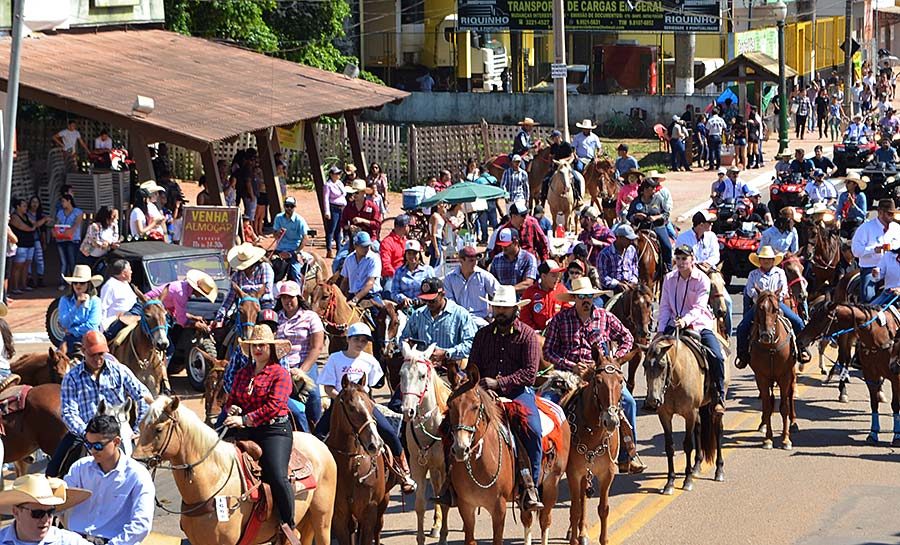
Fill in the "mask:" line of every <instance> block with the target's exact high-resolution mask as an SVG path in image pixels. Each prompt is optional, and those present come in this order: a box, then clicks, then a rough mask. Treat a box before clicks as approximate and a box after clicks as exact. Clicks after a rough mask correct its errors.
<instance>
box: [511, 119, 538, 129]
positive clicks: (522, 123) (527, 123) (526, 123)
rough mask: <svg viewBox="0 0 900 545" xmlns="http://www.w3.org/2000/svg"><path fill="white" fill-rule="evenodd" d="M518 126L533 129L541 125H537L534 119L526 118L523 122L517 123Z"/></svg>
mask: <svg viewBox="0 0 900 545" xmlns="http://www.w3.org/2000/svg"><path fill="white" fill-rule="evenodd" d="M516 125H530V126H532V127H536V126H538V125H540V123H535V121H534V119H531V118H530V117H526V118H525V119H523V120H522V121H519V122H518V123H516Z"/></svg>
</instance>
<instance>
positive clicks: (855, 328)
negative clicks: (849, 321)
mask: <svg viewBox="0 0 900 545" xmlns="http://www.w3.org/2000/svg"><path fill="white" fill-rule="evenodd" d="M898 297H900V295H895V296H893V297H891V299H890V300H889V301H888V302H887V303H886V304H885V305H884V306H883V307H881V310H879V311H878V312H876V313H875V316H872V318H871V319H870V320H869V321H868V322H866V323H864V324H862V325H860V326H856V327H848V328H847V329H841V330H840V331H835V332H834V333H832V334H831V335H828V336H827V337H825V339H826V340H828V341H832V340H834V339H836V338H838V337H840V336H841V335H846V334H847V333H852V332H853V331H856V330H857V329H861V328H864V327H869V326H870V325H872V324H873V323H874V322H875V320H877V319H878V315H879V314H881V313H882V312H884V311H885V310H886V309H887V308H888V307H890V306H891V305H893V304H894V302H895V301H896V300H897V298H898Z"/></svg>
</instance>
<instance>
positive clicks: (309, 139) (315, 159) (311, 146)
mask: <svg viewBox="0 0 900 545" xmlns="http://www.w3.org/2000/svg"><path fill="white" fill-rule="evenodd" d="M315 131H316V121H315V120H314V119H308V120H306V121H304V122H303V141H304V142H305V143H306V156H307V157H309V169H310V170H311V171H312V177H313V182H314V183H315V185H316V198H317V199H318V201H319V212H320V213H321V214H322V225H328V221H327V220H326V219H325V207H326V206H328V203H326V202H325V178H324V176H323V175H322V159H321V158H320V157H319V147H318V145H317V144H316V132H315Z"/></svg>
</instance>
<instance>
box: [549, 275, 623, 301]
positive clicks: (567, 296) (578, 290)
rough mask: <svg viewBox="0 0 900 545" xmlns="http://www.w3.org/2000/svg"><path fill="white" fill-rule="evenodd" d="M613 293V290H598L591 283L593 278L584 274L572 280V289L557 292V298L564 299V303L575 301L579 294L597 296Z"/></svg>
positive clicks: (558, 299)
mask: <svg viewBox="0 0 900 545" xmlns="http://www.w3.org/2000/svg"><path fill="white" fill-rule="evenodd" d="M611 293H612V292H611V291H609V290H598V289H596V288H594V286H593V284H591V279H590V278H588V277H586V276H582V277H580V278H576V279H575V280H572V289H570V290H569V291H567V292H566V293H558V294H556V300H557V301H562V302H563V303H571V302H573V301H575V297H576V296H578V295H592V296H594V297H596V296H598V295H610V294H611Z"/></svg>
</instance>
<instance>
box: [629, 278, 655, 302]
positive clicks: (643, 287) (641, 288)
mask: <svg viewBox="0 0 900 545" xmlns="http://www.w3.org/2000/svg"><path fill="white" fill-rule="evenodd" d="M634 286H635V288H634V291H635V293H637V294H638V295H646V296H648V297H650V298H651V299H652V298H653V292H652V291H651V290H650V286H648V285H647V284H644V283H641V282H638V283H637V284H634Z"/></svg>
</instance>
